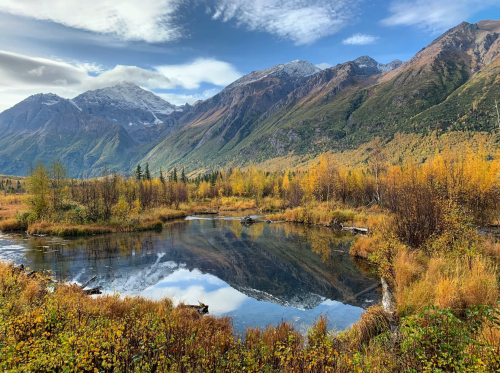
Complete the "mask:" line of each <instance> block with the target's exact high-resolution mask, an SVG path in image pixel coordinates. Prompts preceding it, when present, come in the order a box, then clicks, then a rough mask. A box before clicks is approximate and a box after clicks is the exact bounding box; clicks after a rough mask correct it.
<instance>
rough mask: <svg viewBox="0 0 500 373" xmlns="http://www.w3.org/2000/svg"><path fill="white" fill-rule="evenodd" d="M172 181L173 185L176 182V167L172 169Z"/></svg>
mask: <svg viewBox="0 0 500 373" xmlns="http://www.w3.org/2000/svg"><path fill="white" fill-rule="evenodd" d="M172 181H173V182H174V183H176V182H177V167H174V171H173V172H172Z"/></svg>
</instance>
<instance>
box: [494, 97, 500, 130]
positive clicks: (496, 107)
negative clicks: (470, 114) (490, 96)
mask: <svg viewBox="0 0 500 373" xmlns="http://www.w3.org/2000/svg"><path fill="white" fill-rule="evenodd" d="M495 109H497V124H498V128H499V129H500V111H498V102H497V100H495Z"/></svg>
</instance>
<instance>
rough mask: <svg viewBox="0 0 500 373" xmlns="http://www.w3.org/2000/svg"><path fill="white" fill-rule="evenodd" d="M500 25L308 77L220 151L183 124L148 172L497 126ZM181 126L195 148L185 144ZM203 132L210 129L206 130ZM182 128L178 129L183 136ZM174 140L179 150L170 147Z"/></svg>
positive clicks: (465, 29) (461, 30)
mask: <svg viewBox="0 0 500 373" xmlns="http://www.w3.org/2000/svg"><path fill="white" fill-rule="evenodd" d="M499 36H500V21H482V22H479V23H477V24H469V23H466V22H464V23H462V24H460V25H458V26H456V27H454V28H452V29H451V30H449V31H447V32H446V33H445V34H443V35H442V36H440V37H438V38H437V39H436V40H435V41H433V42H432V43H431V44H430V45H429V46H428V47H426V48H423V49H422V50H421V51H420V52H419V53H417V54H416V55H415V56H414V57H413V58H412V59H411V60H409V61H407V62H405V63H401V61H397V60H396V61H393V62H392V63H390V64H387V65H382V64H378V63H377V62H376V61H374V60H372V59H371V58H369V57H366V56H365V57H361V58H359V59H357V60H355V61H352V62H347V63H344V64H340V65H337V66H335V67H332V68H330V69H326V70H323V71H321V72H319V73H317V74H315V75H313V76H311V77H309V78H308V79H307V81H306V82H305V83H303V84H301V85H300V86H299V87H297V88H295V89H294V90H292V91H290V92H289V93H288V94H287V95H286V96H285V97H283V98H281V99H280V100H278V101H276V103H274V104H273V105H272V106H271V107H269V108H268V109H267V110H266V111H265V112H262V113H261V114H257V115H256V116H255V117H254V118H252V120H251V121H249V122H247V123H246V124H245V127H244V132H240V133H244V134H245V135H244V136H239V137H237V138H233V139H232V141H230V142H229V141H228V142H227V143H226V144H225V146H224V147H221V146H218V145H217V143H216V142H214V141H212V142H210V141H208V140H207V141H205V139H207V138H208V139H211V138H213V135H212V134H211V133H210V132H208V129H210V128H211V127H210V125H212V126H214V128H216V126H217V125H216V124H215V122H210V123H208V124H207V125H206V127H205V128H206V129H205V131H201V130H198V132H196V133H194V132H191V130H190V125H189V123H188V124H187V125H186V127H185V128H184V129H183V130H182V131H180V132H178V133H177V134H174V135H173V136H171V137H170V138H167V139H165V141H164V142H162V143H161V144H159V145H158V146H157V147H155V148H154V149H153V150H152V151H151V152H150V153H149V154H148V155H147V156H146V157H145V160H147V161H149V162H151V163H153V164H154V165H155V168H157V167H159V165H162V166H163V167H164V168H165V167H166V166H167V167H168V166H173V165H181V164H182V165H184V166H186V167H188V169H189V170H197V169H210V168H217V167H224V166H226V165H228V164H233V165H248V164H250V163H251V162H252V163H254V164H258V163H261V162H266V161H268V160H271V159H273V158H275V157H283V156H287V155H290V154H293V155H294V156H295V157H311V156H314V155H315V154H316V155H317V154H319V153H320V152H323V151H330V150H333V151H338V152H341V151H344V150H350V149H355V148H357V147H358V146H360V145H361V144H364V143H366V142H367V141H370V140H371V139H373V138H375V137H377V136H379V137H381V138H383V139H390V138H392V136H394V135H395V134H396V133H398V132H407V133H408V132H419V133H423V134H427V133H431V132H433V131H445V130H446V131H451V130H475V131H489V132H491V131H494V130H495V129H496V127H497V125H496V116H495V113H494V111H493V110H492V109H493V104H494V98H495V97H496V98H497V99H498V98H500V79H499V75H498V73H499V64H500V62H499V61H500V60H499V58H500V57H499V54H500V37H499ZM189 132H191V133H192V136H193V137H196V138H197V139H198V140H199V139H203V140H204V141H201V144H200V142H198V143H197V145H196V146H193V145H192V144H189V143H188V142H185V141H184V139H186V138H189V137H190V135H189V134H188V133H189ZM207 132H208V135H207ZM181 134H182V135H181ZM176 142H181V143H182V146H183V147H182V150H181V151H179V149H178V148H176V147H175V143H176Z"/></svg>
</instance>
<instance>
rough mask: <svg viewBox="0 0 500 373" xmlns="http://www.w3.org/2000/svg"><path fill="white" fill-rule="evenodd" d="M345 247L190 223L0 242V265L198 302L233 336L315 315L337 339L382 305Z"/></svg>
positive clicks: (307, 230) (214, 221)
mask: <svg viewBox="0 0 500 373" xmlns="http://www.w3.org/2000/svg"><path fill="white" fill-rule="evenodd" d="M232 215H233V216H234V214H232ZM352 239H353V237H352V235H351V234H347V233H335V232H334V231H332V230H331V229H329V228H320V227H308V226H304V225H298V224H291V223H272V224H266V223H256V224H253V225H251V226H243V225H242V224H240V222H239V219H238V218H234V217H229V215H228V217H225V218H224V217H218V216H216V217H203V216H192V217H188V218H187V219H185V220H178V221H172V222H168V223H167V224H165V226H164V229H163V231H162V232H140V233H131V234H130V233H129V234H108V235H97V236H91V237H85V238H64V239H63V238H58V237H36V238H35V237H26V236H22V235H7V234H0V260H9V261H14V262H15V263H16V264H21V263H23V264H24V265H25V266H27V267H30V269H32V270H52V271H53V273H54V276H55V277H56V279H58V280H68V281H73V282H78V283H84V282H86V281H87V280H88V279H90V278H91V277H93V276H97V280H96V281H95V282H94V283H93V284H92V286H98V285H100V286H102V287H103V290H104V291H105V292H109V293H114V292H118V293H120V294H130V295H142V296H145V297H148V298H152V299H160V298H163V297H170V298H172V299H173V300H174V302H176V303H178V302H184V303H186V304H197V303H198V302H203V303H206V304H208V305H209V311H210V314H212V315H216V316H231V317H232V318H233V324H234V327H235V329H236V331H240V332H242V331H244V330H245V328H246V327H247V326H258V327H264V326H267V325H269V324H274V325H275V324H277V323H279V322H280V321H282V320H286V321H289V322H291V323H293V324H295V325H296V326H297V327H298V328H299V329H301V330H306V329H307V328H308V327H309V326H310V325H311V323H313V322H314V321H315V320H316V319H317V318H318V316H320V315H326V316H327V318H328V320H329V322H330V326H331V328H332V329H333V328H334V329H337V330H338V329H345V328H346V327H348V326H349V325H351V324H352V323H354V322H355V321H357V320H358V319H359V318H360V316H361V313H362V311H363V309H364V308H367V307H369V306H370V305H373V304H375V303H377V302H378V301H379V299H380V293H379V290H378V288H377V286H376V285H377V282H378V280H377V278H376V277H374V276H373V275H371V274H370V271H369V268H368V267H367V266H366V263H363V262H361V263H354V262H353V260H352V259H351V257H350V256H349V247H350V245H351V243H352Z"/></svg>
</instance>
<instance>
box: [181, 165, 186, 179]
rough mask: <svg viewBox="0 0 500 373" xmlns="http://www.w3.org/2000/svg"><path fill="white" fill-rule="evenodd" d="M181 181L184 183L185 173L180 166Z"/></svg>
mask: <svg viewBox="0 0 500 373" xmlns="http://www.w3.org/2000/svg"><path fill="white" fill-rule="evenodd" d="M181 181H182V182H183V183H186V181H187V179H186V174H185V173H184V167H182V170H181Z"/></svg>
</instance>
